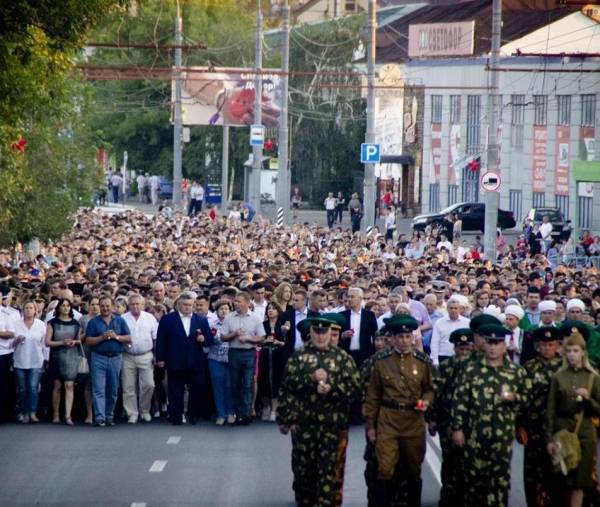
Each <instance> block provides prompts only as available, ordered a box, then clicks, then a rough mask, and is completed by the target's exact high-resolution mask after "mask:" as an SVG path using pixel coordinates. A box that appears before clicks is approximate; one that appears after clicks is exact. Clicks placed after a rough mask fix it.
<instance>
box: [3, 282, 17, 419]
mask: <svg viewBox="0 0 600 507" xmlns="http://www.w3.org/2000/svg"><path fill="white" fill-rule="evenodd" d="M8 293H9V290H8V287H4V286H3V287H0V300H2V299H4V298H5V297H6V296H8ZM14 336H15V333H14V321H13V319H12V317H10V316H9V314H8V313H4V312H2V313H0V422H8V421H10V420H11V419H12V416H13V411H14V406H15V399H14V398H15V395H14V393H15V389H14V380H13V378H12V372H11V368H12V362H13V347H12V341H13V338H14Z"/></svg>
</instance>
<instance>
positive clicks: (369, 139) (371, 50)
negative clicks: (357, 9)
mask: <svg viewBox="0 0 600 507" xmlns="http://www.w3.org/2000/svg"><path fill="white" fill-rule="evenodd" d="M376 32H377V3H376V0H369V25H368V33H369V43H368V45H367V132H366V135H365V143H374V142H375V35H376ZM363 194H364V195H363V207H364V217H365V219H364V220H363V223H362V230H363V232H365V231H366V230H367V227H373V226H374V225H375V165H374V164H365V179H364V189H363Z"/></svg>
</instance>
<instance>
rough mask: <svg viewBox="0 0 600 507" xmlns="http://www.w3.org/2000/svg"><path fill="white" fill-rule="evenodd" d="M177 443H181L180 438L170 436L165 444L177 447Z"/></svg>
mask: <svg viewBox="0 0 600 507" xmlns="http://www.w3.org/2000/svg"><path fill="white" fill-rule="evenodd" d="M179 442H181V437H175V436H172V437H169V439H168V440H167V444H170V445H177V444H178V443H179Z"/></svg>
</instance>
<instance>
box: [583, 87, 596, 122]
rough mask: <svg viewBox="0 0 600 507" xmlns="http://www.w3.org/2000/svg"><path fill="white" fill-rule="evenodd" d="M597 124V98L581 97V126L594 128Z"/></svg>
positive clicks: (590, 96) (591, 95) (593, 96)
mask: <svg viewBox="0 0 600 507" xmlns="http://www.w3.org/2000/svg"><path fill="white" fill-rule="evenodd" d="M595 124H596V96H595V95H593V94H590V95H582V96H581V126H582V127H593V126H594V125H595Z"/></svg>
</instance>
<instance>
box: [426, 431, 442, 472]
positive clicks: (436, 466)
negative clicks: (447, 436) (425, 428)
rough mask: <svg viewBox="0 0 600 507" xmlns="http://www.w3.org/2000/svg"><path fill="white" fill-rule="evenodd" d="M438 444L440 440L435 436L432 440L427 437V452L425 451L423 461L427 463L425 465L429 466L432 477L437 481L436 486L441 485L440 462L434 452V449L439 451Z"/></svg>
mask: <svg viewBox="0 0 600 507" xmlns="http://www.w3.org/2000/svg"><path fill="white" fill-rule="evenodd" d="M439 442H440V439H439V437H438V436H437V435H436V436H435V437H433V438H431V437H429V438H428V439H427V450H426V451H425V461H427V464H428V465H429V468H430V469H431V472H432V473H433V476H434V477H435V479H436V480H437V481H438V484H442V476H441V470H442V462H441V461H440V458H439V457H438V455H437V453H436V452H435V450H434V447H435V448H436V449H437V450H438V451H439V450H440V449H441V448H440V443H439Z"/></svg>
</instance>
